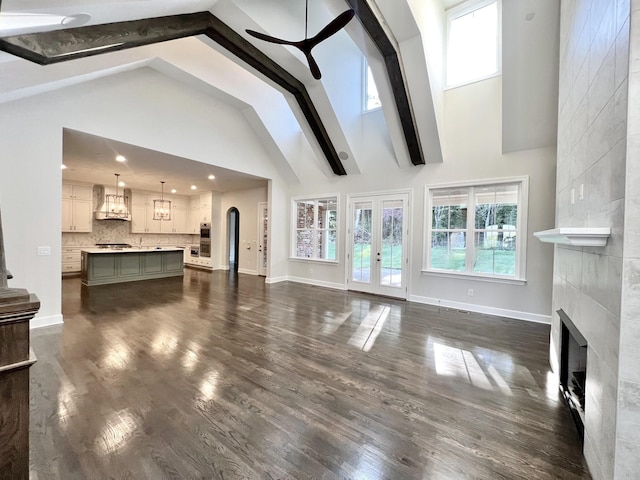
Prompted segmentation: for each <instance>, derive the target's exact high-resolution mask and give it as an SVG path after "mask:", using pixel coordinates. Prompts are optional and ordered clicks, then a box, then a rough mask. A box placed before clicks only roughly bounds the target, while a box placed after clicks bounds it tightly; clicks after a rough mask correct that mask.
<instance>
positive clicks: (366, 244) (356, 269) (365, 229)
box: [352, 202, 372, 283]
mask: <svg viewBox="0 0 640 480" xmlns="http://www.w3.org/2000/svg"><path fill="white" fill-rule="evenodd" d="M371 221H372V204H371V202H358V203H356V204H355V205H354V214H353V265H352V277H353V280H354V281H356V282H363V283H371Z"/></svg>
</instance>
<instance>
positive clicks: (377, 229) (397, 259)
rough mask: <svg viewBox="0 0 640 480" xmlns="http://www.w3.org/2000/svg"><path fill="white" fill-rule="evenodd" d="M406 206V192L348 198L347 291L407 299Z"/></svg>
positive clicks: (407, 224) (407, 219) (407, 206)
mask: <svg viewBox="0 0 640 480" xmlns="http://www.w3.org/2000/svg"><path fill="white" fill-rule="evenodd" d="M408 208H409V195H408V194H407V193H394V194H381V195H371V196H366V197H364V196H362V197H361V196H351V197H350V200H349V218H350V220H349V221H350V225H349V230H348V236H349V239H348V243H347V244H348V245H349V249H348V252H347V264H348V273H347V275H348V278H347V284H348V287H349V289H350V290H358V291H360V292H368V293H374V294H377V295H387V296H390V297H400V298H407V267H408V264H409V250H408V248H407V245H408V243H407V242H408V236H409V235H408V230H409V228H408V227H409V218H410V216H409V211H408Z"/></svg>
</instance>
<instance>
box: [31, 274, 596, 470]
mask: <svg viewBox="0 0 640 480" xmlns="http://www.w3.org/2000/svg"><path fill="white" fill-rule="evenodd" d="M63 314H64V319H65V324H64V327H50V328H46V329H40V330H36V331H33V332H32V345H33V347H34V349H35V352H36V354H37V356H38V362H37V363H36V365H35V366H34V367H33V368H32V369H31V460H30V461H31V479H32V480H55V479H60V480H75V479H91V480H94V479H95V480H99V479H135V480H139V479H152V480H161V479H234V478H250V479H253V478H255V479H258V478H260V479H276V478H277V479H296V480H297V479H306V478H316V479H327V480H328V479H367V480H377V479H394V480H395V479H467V478H469V479H491V480H494V479H546V478H562V479H577V478H589V475H588V473H587V468H586V464H585V461H584V458H583V456H582V454H581V446H580V444H579V440H578V435H577V433H576V432H575V428H574V426H573V424H572V420H571V416H570V413H569V412H568V410H567V409H566V408H565V406H564V405H563V403H562V402H561V400H560V399H559V396H558V389H557V386H556V385H557V382H556V380H555V379H554V378H553V376H552V375H551V373H550V371H549V367H548V361H547V357H548V348H549V347H548V327H547V326H544V325H536V324H532V323H527V322H521V321H515V320H506V319H498V318H493V317H488V316H483V315H478V314H468V313H464V312H457V311H453V310H447V309H439V308H436V307H431V306H425V305H419V304H414V303H409V302H401V301H395V300H390V299H387V298H378V297H374V296H369V295H364V294H357V293H348V292H340V291H333V290H328V289H322V288H317V287H310V286H305V285H298V284H293V283H282V284H275V285H265V284H264V280H263V279H262V278H259V277H253V276H247V275H242V274H240V275H237V276H234V275H229V274H228V273H226V272H213V273H207V272H202V271H195V270H188V271H187V272H186V275H185V277H184V279H182V278H179V279H164V280H151V281H145V282H136V283H130V284H120V285H106V286H100V287H90V288H88V289H87V288H85V289H81V286H80V281H79V279H65V280H64V281H63Z"/></svg>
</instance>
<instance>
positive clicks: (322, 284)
mask: <svg viewBox="0 0 640 480" xmlns="http://www.w3.org/2000/svg"><path fill="white" fill-rule="evenodd" d="M287 280H288V281H290V282H295V283H303V284H305V285H313V286H316V287H325V288H332V289H334V290H347V286H346V285H345V284H343V283H336V282H325V281H322V280H315V279H312V278H304V277H287Z"/></svg>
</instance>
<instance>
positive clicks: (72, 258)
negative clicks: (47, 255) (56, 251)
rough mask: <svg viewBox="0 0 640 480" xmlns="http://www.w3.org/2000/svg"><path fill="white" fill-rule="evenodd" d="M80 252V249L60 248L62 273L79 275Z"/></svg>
mask: <svg viewBox="0 0 640 480" xmlns="http://www.w3.org/2000/svg"><path fill="white" fill-rule="evenodd" d="M80 250H82V247H62V266H61V267H62V273H63V274H65V273H80V271H81V268H80Z"/></svg>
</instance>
